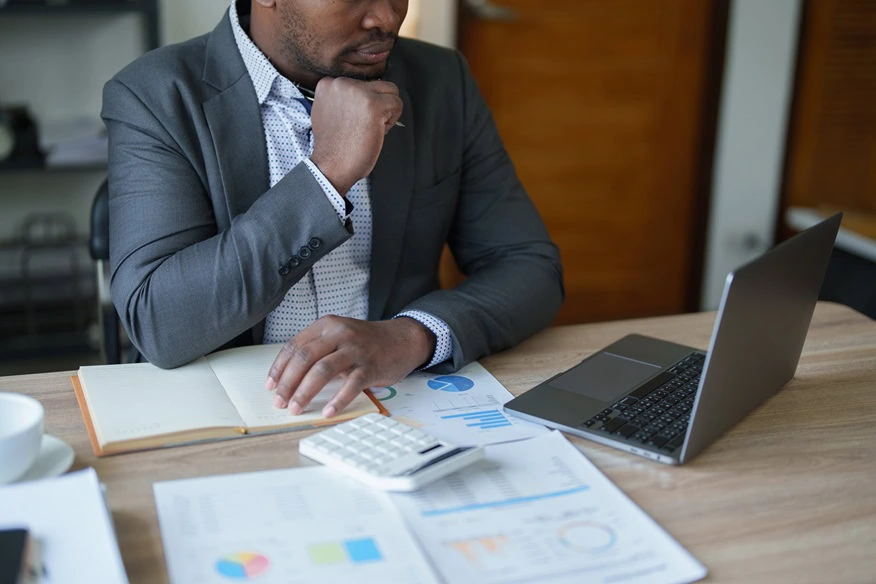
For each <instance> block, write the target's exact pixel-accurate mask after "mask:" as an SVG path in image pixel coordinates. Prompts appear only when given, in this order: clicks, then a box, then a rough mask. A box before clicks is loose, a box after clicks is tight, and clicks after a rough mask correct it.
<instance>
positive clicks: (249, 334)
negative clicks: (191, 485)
mask: <svg viewBox="0 0 876 584" xmlns="http://www.w3.org/2000/svg"><path fill="white" fill-rule="evenodd" d="M406 12H407V0H353V1H351V0H343V1H340V0H251V1H250V0H238V1H237V2H236V3H234V4H233V5H232V7H231V9H230V10H229V13H228V14H227V15H226V16H225V17H224V18H223V20H222V22H220V24H219V26H218V27H217V28H216V29H215V30H214V31H213V32H212V33H211V34H208V35H206V36H203V37H200V38H196V39H193V40H191V41H188V42H186V43H183V44H180V45H175V46H170V47H165V48H163V49H159V50H157V51H154V52H152V53H149V54H147V55H145V56H144V57H142V58H141V59H139V60H138V61H136V62H135V63H133V64H132V65H130V66H129V67H127V68H126V69H125V70H123V71H122V72H121V73H119V74H118V75H117V76H116V77H115V78H114V79H113V80H111V81H110V82H109V83H108V84H107V85H106V87H105V89H104V108H103V114H102V115H103V118H104V121H105V122H106V125H107V128H108V131H109V138H110V170H109V187H110V203H109V205H110V234H111V245H110V249H111V254H110V255H111V258H110V263H111V269H112V280H111V289H112V297H113V302H114V304H115V306H116V308H117V310H118V312H119V314H120V315H121V319H122V321H123V323H124V325H125V328H126V329H127V331H128V333H129V336H130V338H131V340H132V342H133V344H134V346H135V347H136V348H137V349H138V350H139V352H140V353H141V354H142V356H143V357H145V359H147V360H148V361H150V362H152V363H154V364H156V365H158V366H159V367H165V368H168V367H176V366H179V365H182V364H184V363H186V362H189V361H191V360H193V359H195V358H198V357H200V356H202V355H204V354H206V353H209V352H211V351H214V350H217V349H219V348H227V347H231V346H238V345H244V344H253V343H262V342H266V343H268V342H284V341H285V342H284V345H283V348H282V349H281V350H280V352H279V354H278V356H277V358H276V360H275V362H274V364H273V366H272V368H271V370H270V373H269V377H268V380H267V382H266V387H267V389H269V390H274V391H275V394H276V395H275V396H274V398H273V399H274V403H275V405H276V406H277V407H281V408H288V409H289V411H290V413H292V414H298V413H300V412H301V411H302V410H303V409H304V408H306V407H307V404H308V403H309V402H310V400H311V399H312V398H313V396H314V395H316V394H317V393H318V392H319V391H320V390H321V389H322V388H323V387H324V386H325V385H326V383H327V382H328V381H330V380H331V379H333V378H335V377H341V378H342V379H343V385H342V387H341V389H340V390H338V392H337V394H336V395H334V396H333V397H332V398H331V400H330V401H329V403H328V405H327V406H326V407H325V409H324V410H323V415H325V416H326V417H331V416H333V415H335V414H336V413H337V412H339V411H340V410H342V409H343V408H344V406H346V405H347V404H348V403H349V402H350V401H351V400H352V399H353V398H354V397H355V396H356V395H357V394H358V393H359V392H360V391H362V390H363V389H364V388H367V387H371V386H383V385H389V384H392V383H395V382H397V381H398V380H400V379H402V378H403V377H405V376H406V375H407V374H409V373H410V372H411V371H413V370H415V369H417V368H431V370H434V371H448V372H449V371H453V370H455V369H458V368H459V367H462V366H463V365H465V364H466V363H468V362H470V361H472V360H474V359H477V358H479V357H481V356H483V355H486V354H488V353H490V352H494V351H498V350H501V349H504V348H506V347H509V346H511V345H513V344H516V343H518V342H519V341H521V340H523V339H524V338H526V337H527V336H529V335H531V334H533V333H534V332H536V331H538V330H540V329H541V328H543V327H545V326H546V325H547V324H549V323H550V321H551V320H552V319H553V317H554V316H555V315H556V312H557V310H558V309H559V306H560V304H561V303H562V299H563V290H562V272H561V268H560V263H559V257H558V253H557V250H556V247H555V246H554V245H553V244H552V243H551V241H550V239H549V237H548V235H547V233H546V230H545V228H544V225H543V224H542V222H541V220H540V218H539V217H538V214H537V212H536V210H535V208H534V207H533V205H532V203H531V202H530V200H529V198H528V197H527V195H526V193H525V191H524V190H523V188H522V186H521V185H520V183H519V181H518V180H517V177H516V175H515V172H514V169H513V166H512V164H511V162H510V160H509V159H508V156H507V154H506V152H505V150H504V147H503V146H502V142H501V140H500V138H499V136H498V134H497V132H496V129H495V126H494V123H493V120H492V117H491V116H490V113H489V111H488V109H487V107H486V105H485V104H484V102H483V99H482V98H481V96H480V94H479V92H478V90H477V87H476V85H475V83H474V81H473V79H472V77H471V75H470V74H469V72H468V69H467V66H466V64H465V63H464V61H463V60H462V58H461V57H460V56H459V55H458V54H457V53H455V52H453V51H449V50H446V49H442V48H439V47H435V46H431V45H427V44H425V43H420V42H417V41H412V40H406V39H398V38H397V35H398V31H399V28H400V26H401V23H402V21H403V19H404V17H405V14H406ZM314 89H315V95H312V94H310V91H308V90H314ZM308 95H310V96H311V97H312V98H313V99H312V100H311V99H308V98H307V97H306V96H308ZM533 115H538V112H537V111H533ZM445 242H447V243H449V245H450V248H451V250H452V252H453V254H454V257H455V258H456V260H457V263H458V264H459V266H460V268H461V270H462V271H463V272H464V273H465V274H467V275H468V278H467V280H466V281H465V282H463V283H462V284H461V285H459V286H458V287H456V288H455V289H453V290H439V286H438V278H437V274H438V266H439V258H440V255H441V250H442V247H443V245H444V243H445Z"/></svg>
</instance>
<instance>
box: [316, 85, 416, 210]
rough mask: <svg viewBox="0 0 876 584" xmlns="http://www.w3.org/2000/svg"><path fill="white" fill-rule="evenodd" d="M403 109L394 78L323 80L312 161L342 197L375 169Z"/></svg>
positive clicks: (318, 89)
mask: <svg viewBox="0 0 876 584" xmlns="http://www.w3.org/2000/svg"><path fill="white" fill-rule="evenodd" d="M403 107H404V106H403V103H402V100H401V98H400V97H399V94H398V87H396V86H395V84H393V83H389V82H388V81H367V82H366V81H358V80H355V79H349V78H346V77H339V78H336V79H335V78H331V77H324V78H323V79H322V80H321V81H320V82H319V84H317V86H316V96H315V98H314V102H313V110H312V111H311V114H310V115H311V123H312V124H313V154H312V155H311V157H310V159H311V160H312V161H313V163H314V164H315V165H316V166H317V168H319V170H320V171H321V172H322V173H323V174H324V175H325V177H326V178H327V179H328V180H329V181H330V182H331V183H332V186H334V187H335V188H336V189H337V190H338V192H339V193H340V194H341V195H346V194H347V192H348V191H349V190H350V189H351V188H352V187H353V185H354V184H356V183H357V182H358V181H360V180H361V179H363V178H365V177H366V176H368V175H369V174H371V171H372V170H374V165H375V164H377V158H378V157H379V156H380V151H381V150H382V149H383V138H384V136H386V134H387V133H388V132H389V131H390V130H391V129H392V128H393V126H395V123H396V122H397V121H398V119H399V117H401V113H402V108H403Z"/></svg>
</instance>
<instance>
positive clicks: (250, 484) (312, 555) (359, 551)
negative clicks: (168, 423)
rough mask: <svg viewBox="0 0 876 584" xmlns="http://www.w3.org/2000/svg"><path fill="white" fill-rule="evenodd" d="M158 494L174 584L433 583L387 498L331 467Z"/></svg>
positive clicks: (173, 486)
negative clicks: (238, 583) (245, 583)
mask: <svg viewBox="0 0 876 584" xmlns="http://www.w3.org/2000/svg"><path fill="white" fill-rule="evenodd" d="M154 490H155V504H156V508H157V510H158V518H159V524H160V526H161V538H162V541H163V543H164V552H165V556H166V557H167V567H168V575H169V579H170V581H171V582H172V583H173V584H195V583H197V584H233V583H235V582H241V583H243V582H247V583H249V582H254V583H257V584H309V583H312V582H319V583H321V584H322V583H333V582H339V583H346V582H380V583H381V584H408V583H410V584H434V583H435V582H436V579H435V575H434V573H433V572H432V570H431V568H430V567H429V565H428V563H427V562H426V560H425V558H424V557H423V556H422V554H421V553H420V551H419V550H418V549H417V545H416V542H415V541H413V539H412V538H411V536H410V532H409V531H408V529H407V527H406V526H405V525H404V522H403V521H402V519H401V517H400V516H399V514H398V512H397V511H396V510H395V508H394V507H393V505H392V503H391V501H390V499H389V497H388V496H387V495H386V494H384V493H382V492H380V491H375V490H372V489H369V488H368V487H365V486H362V485H361V484H359V483H357V482H355V481H353V480H351V479H347V478H345V477H343V476H341V475H339V474H338V473H336V472H334V471H332V470H330V469H328V468H325V467H308V468H299V469H289V470H280V471H266V472H259V473H248V474H240V475H226V476H218V477H205V478H200V479H190V480H181V481H170V482H164V483H156V484H155V486H154ZM232 550H240V551H238V552H236V553H229V552H230V551H232Z"/></svg>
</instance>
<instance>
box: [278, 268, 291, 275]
mask: <svg viewBox="0 0 876 584" xmlns="http://www.w3.org/2000/svg"><path fill="white" fill-rule="evenodd" d="M291 271H292V270H290V269H289V266H288V265H287V266H283V267H282V268H280V272H279V273H280V275H281V276H288V275H289V272H291Z"/></svg>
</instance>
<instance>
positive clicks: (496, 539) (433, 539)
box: [392, 432, 707, 584]
mask: <svg viewBox="0 0 876 584" xmlns="http://www.w3.org/2000/svg"><path fill="white" fill-rule="evenodd" d="M486 450H487V459H486V460H484V461H481V462H480V463H477V464H475V465H473V466H471V467H469V468H467V469H464V470H462V471H460V472H459V473H456V474H454V475H451V476H450V477H447V478H445V479H442V480H440V481H439V482H437V483H433V484H432V485H429V486H427V487H425V488H424V489H422V490H421V491H418V492H416V493H411V494H394V495H392V498H393V501H394V502H395V503H396V505H397V506H398V507H399V509H400V510H401V511H402V514H403V515H404V516H405V519H406V520H407V522H408V526H409V527H410V528H411V529H413V531H414V532H415V533H416V535H417V537H418V539H419V540H420V543H421V545H422V547H423V549H424V550H426V553H428V554H429V556H430V558H431V560H432V563H433V564H434V565H435V566H436V568H437V569H438V570H439V572H440V573H441V576H442V577H443V578H444V580H445V581H446V582H447V583H448V584H468V583H470V582H478V583H483V584H487V583H496V584H499V583H501V584H507V583H509V582H538V583H541V582H551V583H555V582H568V583H575V584H580V583H581V582H588V583H590V582H606V583H607V582H611V583H615V584H618V583H622V584H627V583H636V584H639V583H641V584H668V583H683V582H693V581H696V580H699V579H701V578H703V577H705V575H706V572H707V571H706V568H705V567H704V566H703V565H701V564H700V563H699V562H697V561H696V559H694V558H693V557H692V556H691V555H690V554H689V553H688V552H687V551H686V550H685V549H684V548H682V547H681V546H680V545H679V544H678V543H677V542H676V541H675V540H673V539H672V538H671V537H670V536H669V535H668V534H667V533H666V532H665V531H663V529H662V528H661V527H660V526H659V525H657V524H656V523H655V522H654V521H653V520H652V519H651V518H650V517H648V515H646V514H645V513H644V512H643V511H642V510H641V509H639V508H638V507H637V506H636V505H635V504H634V503H633V502H632V501H630V500H629V499H628V498H627V497H626V495H624V494H623V493H622V492H621V491H620V489H618V488H617V487H616V486H614V484H612V483H611V482H610V481H609V480H608V479H607V478H606V477H605V476H604V475H603V474H602V473H600V472H599V470H598V469H597V468H596V467H595V466H594V465H593V464H592V463H591V462H590V461H588V460H587V459H586V458H585V457H584V456H583V455H582V454H581V453H580V452H579V451H578V450H577V449H576V448H575V447H574V446H572V445H571V444H570V443H569V442H568V441H567V440H566V439H565V438H564V437H563V436H562V434H560V433H559V432H551V433H550V434H548V435H546V436H542V437H539V438H533V439H532V440H527V441H525V442H515V443H513V444H501V445H496V446H488V447H487V448H486Z"/></svg>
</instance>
